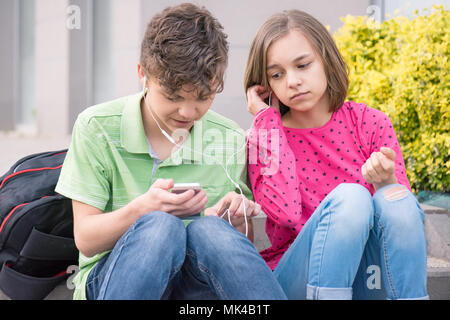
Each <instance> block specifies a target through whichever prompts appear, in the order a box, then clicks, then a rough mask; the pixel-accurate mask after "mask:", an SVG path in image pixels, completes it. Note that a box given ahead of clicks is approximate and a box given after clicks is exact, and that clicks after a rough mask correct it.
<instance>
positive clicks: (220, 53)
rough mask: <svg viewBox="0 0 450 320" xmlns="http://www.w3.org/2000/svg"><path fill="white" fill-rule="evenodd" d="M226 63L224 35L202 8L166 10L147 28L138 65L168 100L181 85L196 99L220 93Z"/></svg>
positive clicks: (180, 6) (220, 26)
mask: <svg viewBox="0 0 450 320" xmlns="http://www.w3.org/2000/svg"><path fill="white" fill-rule="evenodd" d="M227 62H228V43H227V35H226V34H225V33H224V32H223V27H222V25H221V24H220V23H219V22H218V21H217V19H215V18H214V17H213V16H212V15H211V13H210V12H209V11H208V10H206V9H205V8H203V7H198V6H196V5H193V4H191V3H183V4H180V5H177V6H174V7H168V8H166V9H164V10H163V11H162V12H161V13H159V14H157V15H155V16H154V17H153V18H152V20H151V21H150V22H149V24H148V26H147V30H146V32H145V35H144V39H143V41H142V46H141V57H140V63H141V65H142V67H143V70H144V73H145V75H146V76H147V77H149V76H153V77H155V78H156V79H157V80H158V81H159V83H160V85H161V86H162V87H163V88H165V90H166V91H167V94H168V95H170V96H171V95H174V94H175V93H176V92H177V91H178V90H180V89H181V87H182V86H183V85H192V86H193V87H194V88H195V89H196V91H197V95H198V97H199V98H207V97H208V96H210V95H212V94H215V93H218V92H221V91H222V90H223V83H224V74H225V69H226V66H227Z"/></svg>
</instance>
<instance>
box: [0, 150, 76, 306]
mask: <svg viewBox="0 0 450 320" xmlns="http://www.w3.org/2000/svg"><path fill="white" fill-rule="evenodd" d="M66 153H67V150H61V151H54V152H43V153H38V154H33V155H30V156H27V157H24V158H22V159H20V160H19V161H17V162H16V163H15V164H14V165H13V166H12V167H11V169H10V170H9V171H8V172H7V173H6V174H5V175H4V176H3V177H1V178H0V268H1V270H0V289H1V290H2V291H3V293H5V294H6V295H7V296H8V297H9V298H11V299H43V298H45V297H46V296H47V295H48V294H49V293H50V291H52V290H53V289H54V288H55V287H56V286H57V285H58V284H59V283H60V282H61V281H63V280H64V279H66V278H67V277H68V276H69V275H68V274H67V270H68V267H69V266H71V265H77V264H78V250H77V248H76V246H75V241H74V239H73V215H72V201H71V200H70V199H68V198H66V197H64V196H62V195H59V194H57V193H55V191H54V190H55V186H56V183H57V181H58V177H59V174H60V171H61V167H62V164H63V162H64V158H65V156H66Z"/></svg>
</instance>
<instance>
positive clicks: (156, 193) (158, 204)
mask: <svg viewBox="0 0 450 320" xmlns="http://www.w3.org/2000/svg"><path fill="white" fill-rule="evenodd" d="M172 187H173V180H172V179H157V180H156V181H155V182H154V183H153V184H152V185H151V187H150V188H149V190H148V191H147V192H146V193H144V194H143V195H141V196H139V197H137V198H136V199H134V200H133V205H134V207H135V208H136V209H137V210H139V211H141V212H142V214H146V213H149V212H152V211H163V212H167V213H170V214H172V215H174V216H177V217H188V216H191V215H193V214H196V213H199V212H201V211H202V210H203V209H204V207H205V205H206V203H207V202H208V197H207V196H206V191H205V190H200V191H199V192H197V193H195V192H194V190H188V191H185V192H183V193H180V194H176V193H172V192H170V191H169V190H170V189H171V188H172Z"/></svg>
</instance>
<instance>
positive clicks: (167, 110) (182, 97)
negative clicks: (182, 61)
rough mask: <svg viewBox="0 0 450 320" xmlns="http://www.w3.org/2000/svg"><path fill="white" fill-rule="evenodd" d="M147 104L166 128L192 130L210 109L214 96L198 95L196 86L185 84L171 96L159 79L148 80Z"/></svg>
mask: <svg viewBox="0 0 450 320" xmlns="http://www.w3.org/2000/svg"><path fill="white" fill-rule="evenodd" d="M145 100H146V106H148V107H150V108H151V110H152V112H153V115H154V116H155V117H156V118H157V120H158V122H159V124H160V125H162V127H163V128H164V129H166V130H167V129H169V131H170V132H173V131H175V130H177V129H185V130H190V129H191V128H192V126H193V125H194V122H195V121H197V120H200V119H201V118H202V117H203V116H204V115H205V113H206V112H207V111H208V110H209V108H210V106H211V104H212V102H213V100H214V96H210V97H208V98H207V99H205V100H202V99H199V98H198V97H197V94H196V91H195V88H190V87H186V86H183V87H182V89H181V90H179V91H178V92H177V93H176V94H175V95H172V96H169V95H168V94H167V92H166V90H164V88H163V87H162V86H161V85H160V84H159V82H158V81H156V80H155V79H153V78H151V79H149V81H148V91H147V95H146V96H145Z"/></svg>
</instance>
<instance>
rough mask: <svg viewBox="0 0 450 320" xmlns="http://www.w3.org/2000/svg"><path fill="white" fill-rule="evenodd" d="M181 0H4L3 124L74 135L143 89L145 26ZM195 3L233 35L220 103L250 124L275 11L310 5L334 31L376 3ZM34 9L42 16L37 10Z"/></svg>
mask: <svg viewBox="0 0 450 320" xmlns="http://www.w3.org/2000/svg"><path fill="white" fill-rule="evenodd" d="M181 2H185V1H176V0H95V1H93V0H2V1H1V2H0V18H1V20H0V23H1V25H2V27H3V28H0V36H1V39H2V43H3V45H2V48H1V52H0V54H1V56H0V57H1V59H0V66H1V70H2V72H1V73H0V82H1V86H0V97H1V98H0V111H1V117H0V130H11V129H17V128H20V127H21V126H29V127H33V128H34V129H35V131H36V132H37V133H38V134H39V135H40V136H58V135H65V134H70V132H71V130H72V126H73V123H74V121H75V119H76V117H77V115H78V114H79V113H80V112H81V111H82V110H84V109H85V108H86V107H88V106H91V105H93V104H96V103H100V102H104V101H107V100H111V99H114V98H117V97H120V96H124V95H128V94H132V93H135V92H137V91H139V90H140V89H141V85H140V84H139V81H138V77H137V63H138V59H139V53H140V44H141V39H142V36H143V35H144V31H145V27H146V25H147V23H148V21H149V20H150V19H151V17H152V16H153V15H154V14H155V13H157V12H159V11H161V10H162V9H163V8H165V7H166V6H169V5H176V4H178V3H181ZM192 2H193V3H195V4H198V5H202V6H205V7H206V8H208V9H209V10H210V11H211V12H212V13H213V15H215V16H216V17H217V18H218V19H219V21H220V22H221V23H222V25H223V26H224V29H225V32H226V33H227V34H228V36H229V38H228V39H229V42H230V57H229V67H228V70H227V73H226V82H225V89H224V91H223V92H222V93H221V94H219V95H217V97H216V99H215V101H214V103H213V106H212V109H213V110H215V111H217V112H219V113H221V114H223V115H225V116H227V117H229V118H232V119H233V120H235V121H236V122H238V124H239V125H241V126H242V127H244V128H248V127H249V126H250V121H251V117H250V115H249V114H248V113H247V110H246V100H245V94H244V91H243V76H244V68H245V64H246V62H247V56H248V51H249V47H250V44H251V41H252V39H253V37H254V35H255V34H256V31H257V29H258V28H259V26H260V25H261V24H262V23H263V22H264V21H265V20H266V19H267V18H268V17H269V16H270V15H272V14H273V13H276V12H280V11H282V10H286V9H293V8H295V9H300V10H304V11H306V12H308V13H310V14H312V15H314V16H315V17H317V18H318V19H319V20H320V21H321V22H322V23H323V24H325V25H327V26H329V27H330V31H331V32H334V31H336V30H337V29H338V28H339V26H340V25H341V21H340V17H342V16H345V15H347V14H351V15H365V14H367V13H366V12H367V8H368V7H369V6H370V5H371V4H374V3H376V1H369V0H367V1H364V0H341V1H329V0H314V1H308V0H303V1H299V0H279V1H267V0H229V1H222V0H198V1H192ZM30 8H32V11H34V15H33V14H31V16H30V13H29V11H30V10H31V9H30ZM24 12H25V13H27V12H28V13H27V14H24ZM21 17H22V18H21ZM24 19H26V20H24ZM30 19H31V20H32V21H31V22H30ZM21 35H22V36H21ZM30 43H33V44H34V45H33V46H32V48H31V49H24V48H28V47H30ZM27 45H28V47H27ZM21 50H22V51H21ZM20 52H22V53H23V54H18V53H20ZM27 53H28V54H27ZM30 55H31V59H32V60H33V61H31V62H30ZM33 57H34V58H33ZM31 69H32V70H31ZM19 75H23V76H19ZM30 79H31V82H30ZM26 81H27V82H26ZM25 84H26V85H25ZM23 88H27V90H22V89H23ZM21 102H22V103H21ZM19 109H20V110H19ZM21 114H28V115H30V114H31V115H32V116H31V117H30V116H28V117H24V116H20V115H21ZM17 115H19V116H17Z"/></svg>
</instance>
